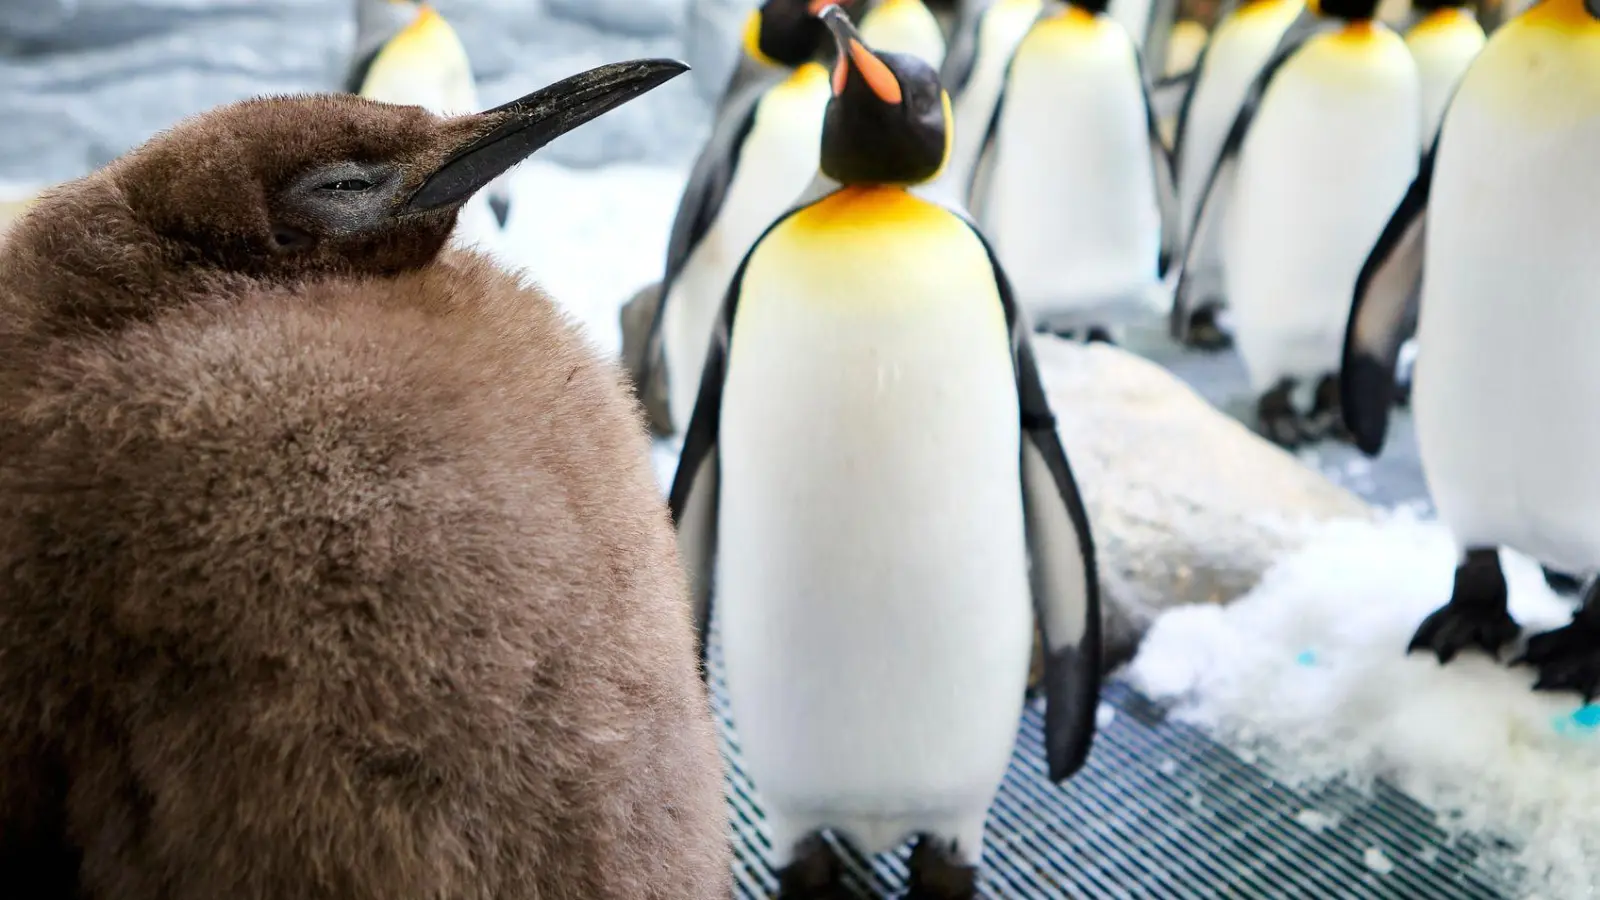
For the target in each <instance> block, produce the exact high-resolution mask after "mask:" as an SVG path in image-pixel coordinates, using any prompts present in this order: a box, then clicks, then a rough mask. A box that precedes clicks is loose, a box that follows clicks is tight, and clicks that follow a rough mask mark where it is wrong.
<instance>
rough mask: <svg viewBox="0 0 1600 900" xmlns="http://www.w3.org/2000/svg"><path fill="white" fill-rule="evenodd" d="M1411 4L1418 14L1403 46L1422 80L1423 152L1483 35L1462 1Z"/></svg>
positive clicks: (1424, 0) (1416, 0) (1423, 0)
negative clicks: (1409, 52)
mask: <svg viewBox="0 0 1600 900" xmlns="http://www.w3.org/2000/svg"><path fill="white" fill-rule="evenodd" d="M1412 5H1413V6H1415V7H1416V9H1417V11H1418V12H1419V13H1421V15H1420V16H1419V18H1418V19H1417V20H1416V22H1414V23H1413V24H1412V25H1411V27H1410V28H1409V29H1407V30H1406V46H1407V47H1409V48H1410V49H1411V56H1412V58H1413V59H1415V60H1416V61H1417V75H1418V77H1419V78H1421V83H1422V108H1421V119H1419V121H1420V123H1421V125H1422V135H1421V137H1422V144H1421V151H1419V152H1425V151H1426V150H1427V149H1428V148H1429V147H1431V146H1432V145H1433V138H1434V135H1435V134H1436V133H1437V132H1438V130H1439V122H1440V120H1442V119H1443V118H1444V108H1445V104H1447V103H1449V102H1450V97H1451V95H1453V94H1454V93H1455V91H1456V85H1457V84H1458V83H1459V82H1460V81H1461V76H1462V75H1464V74H1466V71H1467V66H1468V65H1470V64H1471V63H1472V60H1473V59H1474V58H1475V57H1477V55H1478V51H1480V50H1482V49H1483V44H1484V41H1485V40H1486V38H1485V36H1484V33H1483V26H1482V25H1479V24H1478V20H1477V18H1476V17H1474V16H1473V14H1472V10H1471V9H1470V8H1469V4H1468V3H1467V2H1466V0H1412Z"/></svg>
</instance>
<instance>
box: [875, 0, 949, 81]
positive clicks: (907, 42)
mask: <svg viewBox="0 0 1600 900" xmlns="http://www.w3.org/2000/svg"><path fill="white" fill-rule="evenodd" d="M861 38H862V40H864V41H866V42H867V45H868V46H870V47H872V48H873V49H875V50H879V51H882V52H888V53H909V54H911V55H912V56H915V57H918V58H920V59H922V60H923V61H924V62H926V63H927V64H928V65H930V66H933V67H934V69H938V68H939V67H940V66H942V65H944V54H945V44H944V29H942V28H940V27H939V20H938V19H937V18H935V17H934V15H933V13H932V12H931V11H929V9H928V7H927V5H926V4H925V3H923V2H922V0H882V2H881V3H880V4H879V5H878V6H877V8H875V9H873V10H872V11H871V12H869V13H867V15H866V17H865V18H863V19H862V20H861Z"/></svg>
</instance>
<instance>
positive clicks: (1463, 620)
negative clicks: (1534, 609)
mask: <svg viewBox="0 0 1600 900" xmlns="http://www.w3.org/2000/svg"><path fill="white" fill-rule="evenodd" d="M1521 631H1522V629H1521V628H1520V627H1519V626H1518V625H1517V622H1516V620H1515V619H1513V618H1511V614H1510V613H1509V612H1506V611H1504V610H1477V609H1473V608H1471V607H1466V606H1463V605H1462V604H1458V603H1447V604H1445V605H1444V606H1442V607H1440V608H1438V609H1436V610H1434V611H1433V613H1432V614H1431V615H1429V616H1428V617H1427V618H1426V619H1423V620H1422V624H1421V625H1420V626H1418V627H1417V633H1416V634H1415V635H1413V636H1412V638H1411V643H1410V644H1409V645H1407V647H1406V653H1408V654H1410V653H1415V652H1417V651H1418V650H1431V651H1433V655H1434V656H1436V657H1438V659H1439V665H1441V666H1442V665H1446V664H1448V663H1449V662H1450V660H1452V659H1454V658H1455V657H1456V654H1458V653H1460V652H1461V651H1462V650H1465V649H1467V648H1469V647H1477V648H1478V649H1480V650H1482V651H1483V652H1485V653H1487V654H1489V655H1490V656H1491V657H1495V658H1499V656H1500V650H1501V648H1503V647H1505V646H1506V645H1507V644H1509V643H1511V642H1512V641H1514V640H1516V639H1517V635H1518V634H1520V633H1521Z"/></svg>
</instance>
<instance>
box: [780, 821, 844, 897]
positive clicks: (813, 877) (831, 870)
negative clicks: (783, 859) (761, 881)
mask: <svg viewBox="0 0 1600 900" xmlns="http://www.w3.org/2000/svg"><path fill="white" fill-rule="evenodd" d="M777 896H778V900H854V898H855V895H854V894H852V893H851V892H850V890H849V889H848V888H846V887H845V885H844V864H843V863H841V862H840V860H839V857H837V856H835V855H834V852H833V848H831V847H829V846H828V844H827V842H826V841H824V840H823V839H822V836H821V835H818V834H814V835H811V836H810V837H808V838H806V839H805V840H803V841H801V842H800V844H799V845H798V846H797V847H795V852H794V861H793V862H791V863H789V865H787V866H784V867H783V868H782V869H779V870H778V895H777Z"/></svg>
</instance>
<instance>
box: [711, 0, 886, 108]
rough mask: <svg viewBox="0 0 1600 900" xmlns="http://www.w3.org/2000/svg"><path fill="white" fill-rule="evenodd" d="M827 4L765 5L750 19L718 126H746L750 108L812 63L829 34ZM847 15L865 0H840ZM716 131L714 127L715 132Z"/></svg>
mask: <svg viewBox="0 0 1600 900" xmlns="http://www.w3.org/2000/svg"><path fill="white" fill-rule="evenodd" d="M827 2H828V0H763V2H762V3H761V4H760V5H759V6H756V7H755V8H753V9H751V10H750V11H749V12H748V13H746V14H745V20H744V27H743V28H741V29H740V31H739V35H740V37H739V61H738V64H737V65H736V66H734V70H733V73H732V75H730V76H729V78H728V85H727V87H726V88H724V89H723V92H722V98H721V99H720V100H719V101H718V102H717V108H716V110H715V112H714V122H715V124H716V125H720V124H722V123H723V122H725V121H726V120H728V119H729V118H732V119H733V121H735V122H739V121H742V119H743V116H744V115H745V114H746V113H748V112H749V104H750V102H751V101H752V99H753V98H754V97H755V96H758V95H759V92H760V91H761V90H764V89H765V88H767V87H770V86H771V85H772V84H773V83H774V82H778V81H782V80H783V79H784V78H786V77H788V76H789V74H790V73H792V72H793V71H794V70H795V68H796V67H798V66H799V65H801V64H802V63H805V62H807V61H809V60H810V59H811V58H812V56H813V55H814V53H815V51H816V48H817V46H818V44H819V43H820V42H823V41H826V39H827V29H826V28H824V27H823V26H822V20H820V19H818V18H817V12H818V11H820V10H821V9H822V7H824V6H826V5H827ZM837 2H842V3H843V4H844V6H845V9H846V10H847V11H849V10H853V9H855V8H856V7H858V6H860V5H862V4H864V3H866V0H837ZM716 130H717V129H716V127H715V125H714V126H713V132H715V131H716Z"/></svg>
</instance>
